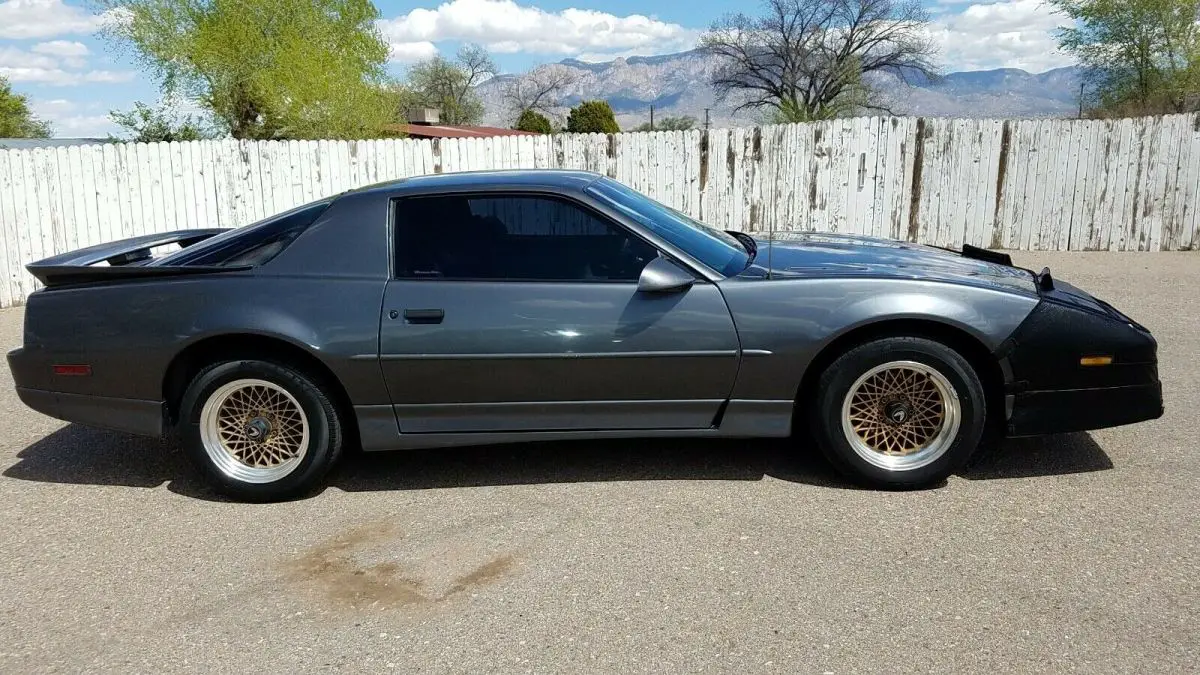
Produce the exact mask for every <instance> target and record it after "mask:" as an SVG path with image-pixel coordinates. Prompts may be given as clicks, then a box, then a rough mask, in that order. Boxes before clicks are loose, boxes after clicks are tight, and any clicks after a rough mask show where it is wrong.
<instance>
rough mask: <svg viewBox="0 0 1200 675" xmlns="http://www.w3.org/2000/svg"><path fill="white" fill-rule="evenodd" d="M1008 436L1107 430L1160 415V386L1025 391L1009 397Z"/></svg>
mask: <svg viewBox="0 0 1200 675" xmlns="http://www.w3.org/2000/svg"><path fill="white" fill-rule="evenodd" d="M1010 400H1011V405H1012V413H1011V414H1010V416H1009V418H1008V435H1009V436H1010V437H1019V436H1041V435H1044V434H1059V433H1070V432H1075V431H1090V430H1093V429H1107V428H1109V427H1119V426H1122V425H1125V424H1134V423H1136V422H1145V421H1147V420H1155V419H1158V418H1160V417H1162V415H1163V398H1162V385H1161V384H1159V383H1158V382H1155V383H1153V384H1142V385H1134V386H1127V387H1104V388H1099V389H1063V390H1058V391H1028V392H1024V393H1021V394H1014V395H1012V396H1011V397H1010Z"/></svg>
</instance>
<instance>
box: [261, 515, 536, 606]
mask: <svg viewBox="0 0 1200 675" xmlns="http://www.w3.org/2000/svg"><path fill="white" fill-rule="evenodd" d="M404 538H405V537H404V534H403V533H402V532H400V531H399V530H398V528H396V527H395V526H394V525H392V524H391V523H373V524H369V525H363V526H360V527H356V528H353V529H351V530H349V531H347V532H345V533H343V534H341V535H339V536H337V537H335V538H333V539H331V540H329V541H328V542H326V543H324V544H321V545H319V546H317V547H315V548H312V549H310V550H309V551H308V552H306V553H304V554H303V555H301V556H300V557H298V558H295V559H294V560H291V561H288V562H287V563H286V564H285V565H284V568H285V572H286V578H287V579H288V580H289V581H292V582H294V583H296V584H297V585H300V586H302V587H304V588H306V589H309V590H312V591H315V592H317V593H318V594H320V595H322V596H324V598H325V599H326V600H327V601H329V602H330V603H332V604H334V605H336V606H339V607H343V608H350V609H368V608H374V609H391V608H396V607H405V606H417V605H434V604H437V603H442V602H445V601H447V600H450V599H452V598H454V597H456V596H459V595H461V594H463V593H465V592H466V591H468V590H471V589H474V588H479V587H482V586H486V585H488V584H492V583H495V582H497V581H499V580H500V579H501V578H503V577H504V576H505V575H506V574H508V573H509V572H510V571H511V570H512V568H513V565H514V563H515V558H514V557H513V556H512V555H510V554H502V555H496V556H492V557H490V558H488V559H487V560H486V561H485V562H483V563H480V564H475V565H472V566H470V567H469V568H468V569H466V570H465V571H462V572H461V573H458V574H453V575H452V576H450V577H449V578H448V579H446V578H443V579H437V578H429V577H431V576H442V575H441V574H437V575H422V574H419V573H415V571H414V570H413V569H410V566H406V565H402V564H401V563H400V562H397V561H396V560H394V559H384V560H378V561H377V562H370V557H376V558H377V557H378V554H379V553H380V552H384V555H385V556H386V555H387V553H386V551H387V549H389V548H394V546H395V544H396V543H397V542H402V541H403V540H404ZM372 553H375V555H374V556H371V554H372ZM430 563H433V567H434V568H435V569H439V568H440V569H443V570H444V569H445V567H444V566H443V565H442V564H441V562H440V561H430ZM451 571H453V570H451Z"/></svg>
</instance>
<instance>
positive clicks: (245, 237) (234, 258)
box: [155, 201, 331, 267]
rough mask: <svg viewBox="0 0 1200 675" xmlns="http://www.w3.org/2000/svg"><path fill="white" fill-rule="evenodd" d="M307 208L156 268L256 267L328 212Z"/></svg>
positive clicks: (179, 254)
mask: <svg viewBox="0 0 1200 675" xmlns="http://www.w3.org/2000/svg"><path fill="white" fill-rule="evenodd" d="M330 203H331V202H328V201H323V202H316V203H313V204H307V205H305V206H301V207H298V208H295V209H292V210H291V211H286V212H284V213H281V214H279V215H276V216H272V217H271V218H268V219H267V220H263V221H259V222H257V223H254V224H251V225H246V226H245V227H239V228H237V229H236V230H230V231H229V232H225V233H223V234H219V235H217V236H215V237H213V238H212V239H208V240H205V241H202V242H200V243H199V244H195V245H193V246H189V247H187V248H185V249H183V250H182V251H179V252H177V253H173V254H171V255H168V256H165V257H163V258H159V259H158V260H157V261H155V264H156V265H164V266H185V267H257V266H259V265H262V264H265V263H267V262H268V261H270V260H271V259H272V258H274V257H275V256H277V255H279V254H280V253H281V252H282V251H283V250H284V249H285V248H287V247H288V245H290V244H291V243H292V242H293V241H295V240H296V238H298V237H299V236H300V235H301V234H303V233H304V232H305V230H307V229H308V228H309V227H310V226H311V225H312V224H313V223H314V222H316V220H317V218H319V217H320V216H321V214H322V213H324V212H325V209H327V208H329V205H330Z"/></svg>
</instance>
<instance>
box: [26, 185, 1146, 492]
mask: <svg viewBox="0 0 1200 675" xmlns="http://www.w3.org/2000/svg"><path fill="white" fill-rule="evenodd" d="M164 249H170V250H169V251H167V252H165V253H161V254H160V253H159V252H160V251H163V250H164ZM156 254H157V255H156ZM28 269H29V270H30V271H31V272H32V273H33V274H34V275H36V276H37V277H38V278H39V279H40V280H41V281H42V282H43V283H44V284H45V286H46V287H45V288H44V289H42V290H39V291H37V292H35V293H33V294H32V295H31V296H30V297H29V302H28V307H27V309H26V312H25V339H24V346H23V347H22V348H20V349H17V350H15V351H13V352H12V353H10V354H9V355H8V359H9V363H10V366H11V370H12V373H13V377H14V379H15V380H16V386H17V391H18V393H19V394H20V397H21V400H22V401H24V402H25V403H26V404H27V405H29V406H30V407H32V408H33V409H35V410H38V411H41V412H43V413H46V414H48V415H53V416H55V417H58V418H61V419H64V420H69V421H72V422H79V423H81V424H87V425H95V426H100V427H108V428H112V429H118V430H124V431H128V432H133V433H137V434H149V435H162V434H166V433H176V434H178V435H179V436H180V438H181V439H182V442H183V445H184V446H185V447H186V449H187V452H188V454H189V456H190V457H191V459H192V460H194V462H195V464H196V465H197V466H198V467H199V469H200V470H201V471H202V472H203V473H204V474H205V476H206V477H207V478H208V479H209V480H210V481H211V482H212V483H213V485H215V486H216V487H217V488H218V489H220V490H222V491H224V492H225V493H227V494H229V495H232V496H234V497H236V498H239V499H244V500H253V501H268V500H278V499H286V498H291V497H295V496H298V495H301V494H303V493H305V492H308V491H310V490H312V489H313V488H314V487H315V486H317V485H318V484H319V483H320V482H321V480H322V477H323V476H324V475H325V473H326V472H327V471H329V469H330V468H331V467H332V466H333V465H334V464H335V462H337V460H338V457H339V456H340V455H341V453H342V451H343V449H344V448H345V447H347V446H349V445H360V446H361V447H362V448H363V449H365V450H400V449H408V448H431V447H446V446H457V445H474V444H491V443H503V442H514V441H527V440H567V439H574V438H597V437H602V438H627V437H666V436H672V437H720V438H756V437H785V436H789V435H790V434H792V432H793V430H797V429H800V428H804V429H805V430H806V431H807V433H809V434H811V435H812V436H813V437H814V438H815V440H816V445H817V446H819V447H820V448H821V450H822V451H823V452H824V454H825V455H826V456H827V457H828V458H829V460H830V461H831V462H832V463H833V464H834V465H835V466H836V467H837V468H838V469H840V470H841V471H843V472H844V473H845V474H847V475H848V476H850V477H851V478H853V479H856V480H858V481H861V482H863V483H866V484H869V485H873V486H879V487H885V488H911V487H919V486H923V485H928V484H930V483H933V482H936V481H939V480H941V479H943V478H944V477H946V476H947V475H948V474H950V473H951V472H953V471H955V470H956V469H957V468H959V467H960V466H961V465H962V464H963V463H964V462H966V461H967V459H968V458H969V457H970V456H971V454H972V453H973V452H974V451H975V449H976V448H977V447H978V446H979V445H980V443H981V441H983V440H984V439H985V438H988V437H997V436H1004V435H1007V436H1023V435H1035V434H1047V433H1054V432H1068V431H1077V430H1084V429H1098V428H1102V427H1109V426H1116V425H1121V424H1128V423H1133V422H1138V421H1142V420H1148V419H1153V418H1156V417H1159V416H1161V415H1162V412H1163V404H1162V390H1161V387H1160V384H1159V380H1158V370H1157V343H1156V342H1155V340H1154V338H1153V337H1151V335H1150V333H1149V332H1148V331H1147V330H1146V329H1145V328H1143V327H1142V326H1140V325H1138V324H1137V323H1136V322H1135V321H1133V320H1132V319H1130V318H1129V317H1127V316H1125V315H1124V314H1122V313H1121V312H1119V311H1117V310H1116V309H1114V308H1113V307H1111V306H1110V305H1108V304H1106V303H1104V302H1103V301H1101V300H1098V299H1096V298H1094V297H1092V296H1090V295H1088V294H1087V293H1085V292H1083V291H1081V290H1079V289H1077V288H1075V287H1073V286H1070V285H1068V284H1066V283H1063V282H1061V281H1058V280H1056V279H1054V278H1053V277H1052V276H1051V274H1050V272H1049V270H1043V271H1042V272H1041V273H1034V272H1032V271H1030V270H1025V269H1019V268H1017V267H1014V266H1013V264H1012V261H1011V260H1010V259H1009V258H1008V256H1006V255H1004V254H1000V253H996V252H992V251H987V250H981V249H976V248H972V247H966V248H965V249H964V250H962V251H949V250H943V249H937V248H932V247H928V246H919V245H915V244H908V243H901V242H894V241H884V240H877V239H867V238H861V237H851V236H836V235H828V234H788V235H781V236H776V237H773V238H771V239H769V240H763V239H758V238H754V237H751V236H749V235H747V234H744V233H741V232H725V231H721V230H718V229H714V228H712V227H709V226H706V225H704V224H702V223H699V222H696V221H695V220H693V219H691V218H689V217H687V216H685V215H684V214H682V213H680V212H678V211H676V210H673V209H671V208H668V207H666V206H664V205H662V204H660V203H658V202H656V201H654V200H652V199H650V198H648V197H646V196H644V195H642V194H640V193H638V192H636V191H634V190H632V189H630V188H628V187H626V186H624V185H622V184H620V183H618V182H616V181H614V180H611V179H609V178H606V177H604V176H600V175H596V174H592V173H585V172H577V171H512V172H478V173H462V174H443V175H432V176H423V177H419V178H409V179H405V180H399V181H394V182H389V183H384V184H380V185H373V186H369V187H364V188H361V189H357V190H352V191H349V192H346V193H343V194H340V195H338V196H335V197H330V198H328V199H324V200H321V201H318V202H315V203H312V204H308V205H306V206H302V207H299V208H296V209H293V210H291V211H288V212H286V213H283V214H281V215H278V216H275V217H272V218H269V219H267V220H265V221H262V222H259V223H255V224H252V225H248V226H245V227H241V228H237V229H232V230H188V231H181V232H171V233H166V234H155V235H148V236H143V237H136V238H132V239H127V240H123V241H118V242H114V243H111V244H105V245H101V246H94V247H91V248H87V249H82V250H79V251H74V252H72V253H67V254H64V255H60V256H56V257H53V258H49V259H47V260H42V261H40V262H36V263H33V264H31V265H29V266H28Z"/></svg>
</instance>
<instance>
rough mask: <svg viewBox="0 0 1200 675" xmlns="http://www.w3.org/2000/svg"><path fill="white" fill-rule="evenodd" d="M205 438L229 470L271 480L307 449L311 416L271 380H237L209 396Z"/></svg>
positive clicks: (203, 418) (247, 478)
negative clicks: (309, 418) (309, 417)
mask: <svg viewBox="0 0 1200 675" xmlns="http://www.w3.org/2000/svg"><path fill="white" fill-rule="evenodd" d="M200 440H201V441H202V443H203V444H204V450H205V451H206V452H207V453H208V456H209V459H211V460H212V462H213V464H214V465H215V466H216V467H217V469H219V470H220V471H221V472H222V473H224V474H225V475H227V476H229V477H230V478H234V479H236V480H240V481H242V482H246V483H271V482H274V481H277V480H279V479H281V478H283V477H285V476H287V475H288V474H290V473H291V472H292V471H294V470H295V469H296V467H297V466H299V464H300V462H301V461H302V460H303V459H304V456H305V454H307V452H308V443H309V426H308V417H307V416H306V415H305V414H304V408H303V407H301V405H300V402H299V401H297V400H296V398H295V397H294V396H292V395H291V393H289V392H288V391H287V390H286V389H284V388H283V387H281V386H279V385H277V384H275V383H273V382H267V381H266V380H251V379H247V380H235V381H233V382H230V383H228V384H226V385H224V386H222V387H220V388H219V389H217V390H216V391H214V392H213V393H212V395H211V396H209V397H208V400H207V401H205V403H204V408H203V409H202V410H201V412H200Z"/></svg>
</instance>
